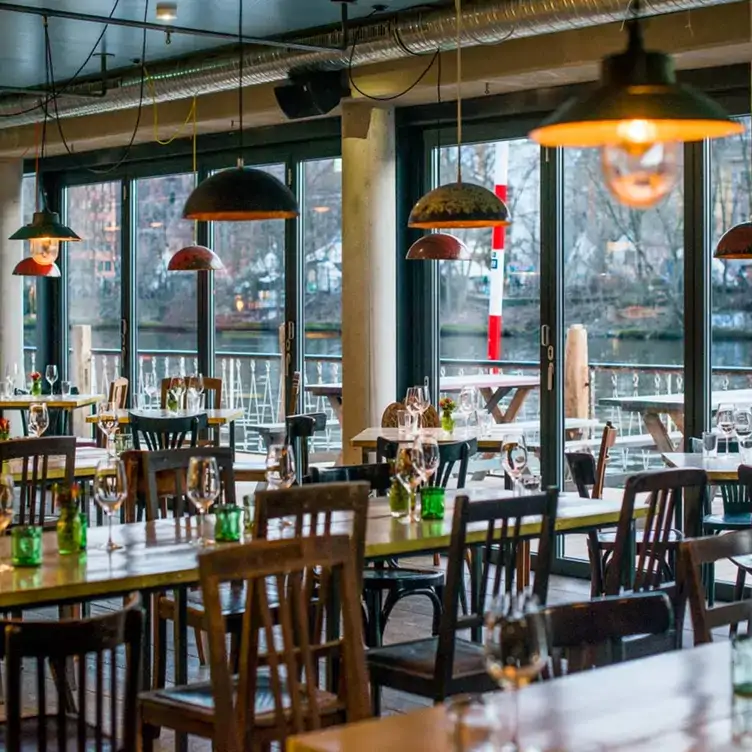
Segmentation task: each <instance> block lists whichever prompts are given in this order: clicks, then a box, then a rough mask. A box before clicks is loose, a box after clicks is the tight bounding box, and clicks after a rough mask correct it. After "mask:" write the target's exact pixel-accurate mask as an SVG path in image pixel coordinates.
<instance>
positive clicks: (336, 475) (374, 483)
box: [309, 462, 392, 496]
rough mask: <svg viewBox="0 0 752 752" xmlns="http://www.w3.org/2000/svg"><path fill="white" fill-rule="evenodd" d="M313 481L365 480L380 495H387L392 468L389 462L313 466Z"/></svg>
mask: <svg viewBox="0 0 752 752" xmlns="http://www.w3.org/2000/svg"><path fill="white" fill-rule="evenodd" d="M309 474H310V477H311V482H312V483H356V482H358V481H365V482H366V483H368V484H369V485H370V486H371V491H375V492H376V494H377V495H378V496H385V495H386V494H387V493H389V489H390V488H391V486H392V468H391V467H390V465H389V463H388V462H376V463H373V464H370V465H338V466H337V467H327V468H320V467H312V468H311V469H310V473H309Z"/></svg>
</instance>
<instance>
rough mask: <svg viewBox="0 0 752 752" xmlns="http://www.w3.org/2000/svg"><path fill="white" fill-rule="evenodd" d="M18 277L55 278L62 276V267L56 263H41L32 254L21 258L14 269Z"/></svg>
mask: <svg viewBox="0 0 752 752" xmlns="http://www.w3.org/2000/svg"><path fill="white" fill-rule="evenodd" d="M13 274H15V275H16V276H17V277H50V278H51V279H54V278H56V277H59V276H60V267H59V266H58V265H57V264H55V263H52V264H40V263H39V262H38V261H35V260H34V259H33V258H32V257H31V256H27V257H26V258H24V259H21V260H20V261H19V262H18V263H17V264H16V266H15V268H14V269H13Z"/></svg>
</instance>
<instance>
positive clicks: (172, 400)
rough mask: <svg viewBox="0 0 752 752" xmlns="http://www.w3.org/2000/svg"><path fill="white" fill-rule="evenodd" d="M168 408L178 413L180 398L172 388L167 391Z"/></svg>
mask: <svg viewBox="0 0 752 752" xmlns="http://www.w3.org/2000/svg"><path fill="white" fill-rule="evenodd" d="M167 409H168V410H169V411H170V412H171V413H176V412H177V411H178V398H177V397H176V396H175V393H174V392H173V391H172V390H170V391H168V392H167Z"/></svg>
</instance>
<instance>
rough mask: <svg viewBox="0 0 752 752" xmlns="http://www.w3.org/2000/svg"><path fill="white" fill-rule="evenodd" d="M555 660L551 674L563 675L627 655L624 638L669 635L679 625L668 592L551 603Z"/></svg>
mask: <svg viewBox="0 0 752 752" xmlns="http://www.w3.org/2000/svg"><path fill="white" fill-rule="evenodd" d="M544 617H545V619H546V629H547V633H548V646H549V652H550V662H549V666H548V672H547V676H548V678H551V677H553V676H562V675H563V674H571V673H574V672H576V671H583V670H586V669H590V668H595V667H596V666H604V665H608V664H611V663H618V662H620V661H623V660H624V659H625V657H626V656H625V653H624V638H625V637H634V636H637V635H664V634H668V633H669V632H670V631H671V629H673V626H674V614H673V609H672V607H671V600H670V599H669V598H668V596H667V595H666V594H665V593H632V594H631V595H627V596H616V597H613V596H612V597H606V598H599V599H597V600H590V601H583V602H580V603H565V604H561V605H557V606H549V607H548V608H547V609H546V610H545V612H544Z"/></svg>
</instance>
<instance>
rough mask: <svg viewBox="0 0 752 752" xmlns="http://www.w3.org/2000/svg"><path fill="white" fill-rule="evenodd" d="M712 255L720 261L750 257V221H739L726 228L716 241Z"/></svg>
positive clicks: (751, 240) (751, 256)
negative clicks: (716, 244) (728, 228)
mask: <svg viewBox="0 0 752 752" xmlns="http://www.w3.org/2000/svg"><path fill="white" fill-rule="evenodd" d="M714 256H715V258H717V259H721V261H730V260H733V259H752V222H741V223H740V224H738V225H735V226H734V227H732V228H731V229H730V230H727V231H726V232H725V233H724V234H723V237H722V238H721V239H720V240H719V241H718V246H717V247H716V249H715V254H714Z"/></svg>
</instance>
